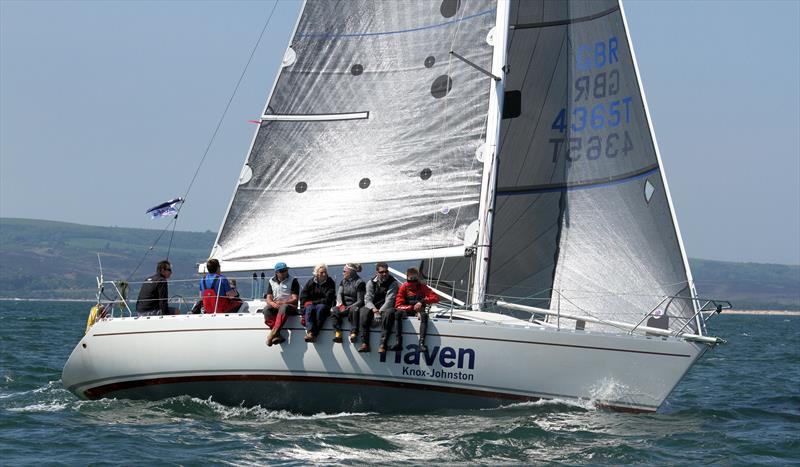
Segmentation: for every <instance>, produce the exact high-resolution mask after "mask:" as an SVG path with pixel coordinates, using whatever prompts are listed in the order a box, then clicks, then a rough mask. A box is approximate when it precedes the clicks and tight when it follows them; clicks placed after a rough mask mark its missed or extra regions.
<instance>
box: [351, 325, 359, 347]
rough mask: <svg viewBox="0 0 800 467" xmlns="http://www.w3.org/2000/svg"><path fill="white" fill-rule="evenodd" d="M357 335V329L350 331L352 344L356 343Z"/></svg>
mask: <svg viewBox="0 0 800 467" xmlns="http://www.w3.org/2000/svg"><path fill="white" fill-rule="evenodd" d="M357 337H358V334H356V331H355V329H354V330H352V331H350V343H351V344H355V343H356V338H357Z"/></svg>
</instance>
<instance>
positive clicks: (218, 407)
mask: <svg viewBox="0 0 800 467" xmlns="http://www.w3.org/2000/svg"><path fill="white" fill-rule="evenodd" d="M173 399H177V400H184V401H191V402H192V403H194V404H198V405H201V406H205V407H208V408H210V409H211V410H212V411H213V412H214V413H215V414H217V415H219V417H220V418H221V419H223V420H229V419H240V418H243V419H248V418H255V419H258V420H327V419H337V418H351V417H365V416H369V415H373V414H374V413H373V412H339V413H332V414H328V413H325V412H320V413H316V414H312V415H301V414H296V413H293V412H290V411H288V410H271V409H265V408H263V407H261V406H260V405H255V406H252V407H245V406H228V405H225V404H221V403H219V402H216V401H214V400H213V399H212V398H210V397H209V398H208V399H200V398H197V397H189V396H179V397H177V398H173Z"/></svg>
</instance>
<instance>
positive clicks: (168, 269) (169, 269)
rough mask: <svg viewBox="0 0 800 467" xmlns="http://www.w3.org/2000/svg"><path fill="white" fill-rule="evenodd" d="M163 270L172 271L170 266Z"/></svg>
mask: <svg viewBox="0 0 800 467" xmlns="http://www.w3.org/2000/svg"><path fill="white" fill-rule="evenodd" d="M164 270H165V271H169V272H172V268H164Z"/></svg>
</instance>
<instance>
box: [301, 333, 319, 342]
mask: <svg viewBox="0 0 800 467" xmlns="http://www.w3.org/2000/svg"><path fill="white" fill-rule="evenodd" d="M303 340H304V341H306V342H314V341H315V340H316V339H315V338H314V334H311V331H306V337H304V338H303Z"/></svg>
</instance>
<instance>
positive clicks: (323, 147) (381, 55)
mask: <svg viewBox="0 0 800 467" xmlns="http://www.w3.org/2000/svg"><path fill="white" fill-rule="evenodd" d="M494 15H495V8H494V2H491V1H488V0H481V1H469V2H466V1H453V0H444V1H441V2H438V1H437V2H418V1H416V0H409V1H391V2H375V1H368V0H359V1H347V2H336V1H327V0H323V1H313V2H307V3H306V4H305V7H304V9H303V12H302V14H301V17H300V19H299V22H298V25H297V28H296V31H295V33H294V36H293V38H292V41H291V45H290V47H289V49H288V50H287V52H286V56H285V58H284V62H283V65H284V66H283V68H282V70H281V72H280V75H279V77H278V79H277V82H276V84H275V87H274V90H273V92H272V94H271V96H270V98H269V102H268V105H267V108H266V110H265V111H264V117H263V118H262V123H261V125H260V128H259V130H258V132H257V134H256V137H255V139H254V142H253V146H252V149H251V151H250V153H249V155H248V157H247V160H246V163H245V166H244V168H243V170H242V175H241V177H240V180H239V185H238V187H237V189H236V192H235V194H234V196H233V199H232V201H231V205H230V207H229V210H228V213H227V216H226V218H225V221H224V223H223V226H222V228H221V230H220V233H219V236H218V238H217V242H216V244H215V247H214V249H213V251H212V253H211V254H212V256H214V257H216V258H219V259H220V260H221V261H222V262H223V267H224V268H225V269H226V270H229V271H230V270H245V269H260V268H269V267H271V264H272V263H274V262H275V260H276V259H281V260H284V261H287V262H288V263H290V264H291V265H292V266H304V265H311V264H314V263H317V262H320V261H326V262H329V263H337V262H339V263H343V262H345V261H362V262H369V261H377V260H401V259H413V258H425V257H445V256H453V255H462V254H463V238H464V233H465V230H466V228H467V226H468V225H469V224H470V223H472V222H473V221H475V220H476V219H477V211H478V198H479V194H480V182H481V173H482V168H483V167H482V164H481V162H480V161H479V160H478V157H477V155H478V154H479V152H480V149H479V148H480V147H481V145H482V143H483V141H484V139H485V131H486V114H487V107H488V100H489V89H490V83H489V78H487V77H486V76H485V75H484V74H482V73H481V72H480V71H478V70H476V69H475V68H473V67H471V66H470V65H468V64H467V63H465V62H463V61H459V60H455V59H452V58H450V57H449V52H450V50H454V51H456V52H457V53H458V54H459V55H460V56H463V57H465V58H466V59H467V60H468V61H470V62H472V63H474V64H476V65H478V66H480V67H484V68H486V67H489V66H490V64H491V60H492V53H493V48H492V46H491V45H490V44H489V43H488V42H487V36H488V35H489V32H490V30H491V28H492V27H493V26H494V24H495V19H494Z"/></svg>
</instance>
